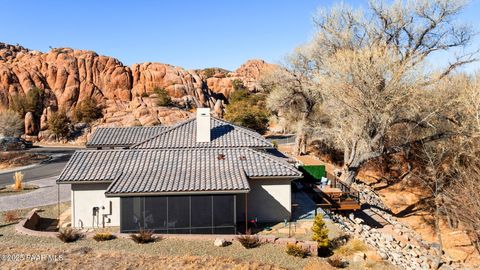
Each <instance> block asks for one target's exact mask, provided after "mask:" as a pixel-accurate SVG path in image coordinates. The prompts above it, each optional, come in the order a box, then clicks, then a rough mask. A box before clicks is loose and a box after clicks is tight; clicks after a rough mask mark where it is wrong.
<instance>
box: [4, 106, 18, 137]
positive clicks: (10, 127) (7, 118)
mask: <svg viewBox="0 0 480 270" xmlns="http://www.w3.org/2000/svg"><path fill="white" fill-rule="evenodd" d="M22 129H23V119H22V118H20V116H19V115H18V113H16V112H14V111H11V110H6V111H2V112H0V135H3V136H6V137H11V136H12V137H13V136H18V135H20V134H22Z"/></svg>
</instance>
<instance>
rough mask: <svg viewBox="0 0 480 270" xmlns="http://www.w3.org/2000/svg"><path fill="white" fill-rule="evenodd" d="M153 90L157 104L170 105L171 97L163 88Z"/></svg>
mask: <svg viewBox="0 0 480 270" xmlns="http://www.w3.org/2000/svg"><path fill="white" fill-rule="evenodd" d="M153 92H154V93H155V94H156V95H157V106H169V105H172V98H171V97H170V95H169V94H168V92H167V90H165V89H164V88H155V89H153Z"/></svg>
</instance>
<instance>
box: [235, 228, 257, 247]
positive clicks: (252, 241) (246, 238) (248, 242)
mask: <svg viewBox="0 0 480 270" xmlns="http://www.w3.org/2000/svg"><path fill="white" fill-rule="evenodd" d="M237 240H238V242H240V244H242V246H243V247H244V248H247V249H249V248H256V247H258V246H260V239H258V236H256V235H251V231H250V230H248V231H247V234H244V235H241V236H239V237H237Z"/></svg>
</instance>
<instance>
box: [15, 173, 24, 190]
mask: <svg viewBox="0 0 480 270" xmlns="http://www.w3.org/2000/svg"><path fill="white" fill-rule="evenodd" d="M23 177H24V174H23V173H22V172H16V173H15V174H14V175H13V181H14V183H13V190H15V191H19V190H22V189H23Z"/></svg>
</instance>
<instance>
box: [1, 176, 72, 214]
mask: <svg viewBox="0 0 480 270" xmlns="http://www.w3.org/2000/svg"><path fill="white" fill-rule="evenodd" d="M55 180H56V177H50V178H46V179H42V180H34V181H31V183H32V184H34V185H37V186H38V187H39V188H38V189H36V190H34V191H31V192H28V193H23V194H18V195H6V196H0V211H8V210H14V209H25V208H34V207H40V206H44V205H51V204H55V203H57V202H58V201H60V202H66V201H69V200H70V185H59V186H57V184H56V183H55ZM58 195H60V198H58Z"/></svg>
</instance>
